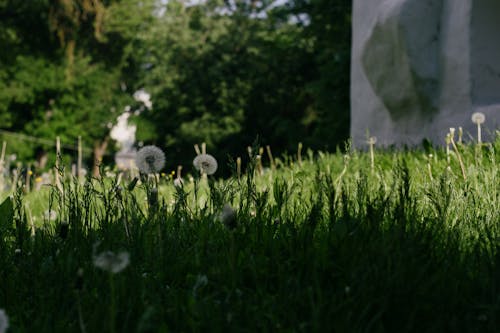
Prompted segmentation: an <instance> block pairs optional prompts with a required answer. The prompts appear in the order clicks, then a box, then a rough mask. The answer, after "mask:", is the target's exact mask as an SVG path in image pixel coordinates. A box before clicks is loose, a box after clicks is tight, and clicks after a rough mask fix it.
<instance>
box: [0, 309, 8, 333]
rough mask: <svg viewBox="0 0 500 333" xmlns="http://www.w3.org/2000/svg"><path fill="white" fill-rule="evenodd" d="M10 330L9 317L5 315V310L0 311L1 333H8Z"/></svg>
mask: <svg viewBox="0 0 500 333" xmlns="http://www.w3.org/2000/svg"><path fill="white" fill-rule="evenodd" d="M8 328H9V317H8V316H7V314H6V313H5V310H4V309H0V333H5V332H7V329H8Z"/></svg>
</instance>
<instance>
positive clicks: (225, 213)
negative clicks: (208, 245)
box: [219, 204, 236, 229]
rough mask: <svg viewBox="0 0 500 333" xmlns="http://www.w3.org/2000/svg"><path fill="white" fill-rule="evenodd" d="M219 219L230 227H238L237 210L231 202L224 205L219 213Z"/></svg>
mask: <svg viewBox="0 0 500 333" xmlns="http://www.w3.org/2000/svg"><path fill="white" fill-rule="evenodd" d="M219 219H220V220H221V222H222V223H224V225H225V226H226V227H228V228H230V229H233V228H234V227H236V211H235V210H234V209H233V207H231V205H229V204H225V205H224V207H223V208H222V212H221V213H220V215H219Z"/></svg>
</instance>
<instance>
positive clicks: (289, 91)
mask: <svg viewBox="0 0 500 333" xmlns="http://www.w3.org/2000/svg"><path fill="white" fill-rule="evenodd" d="M351 2H352V0H274V1H273V0H262V1H256V0H207V1H186V0H184V1H181V0H29V1H25V0H0V142H5V145H4V146H3V147H4V159H5V161H6V162H8V163H14V164H15V163H17V162H22V163H30V164H31V165H32V166H33V168H37V169H41V170H43V169H44V168H50V167H52V166H53V165H54V161H55V142H56V137H57V136H59V137H60V141H61V148H62V153H63V157H64V160H65V161H67V162H68V163H74V161H75V160H76V155H77V140H78V137H81V140H82V141H81V142H82V152H83V156H84V163H85V164H86V165H87V166H88V168H89V169H90V168H91V167H92V165H93V161H95V160H96V159H97V160H100V159H103V160H104V161H105V162H109V163H115V162H116V163H118V164H120V163H123V164H126V163H127V158H129V157H130V156H131V154H132V155H133V152H134V150H135V149H136V148H138V147H141V146H142V145H147V144H155V145H157V146H159V147H161V148H162V149H164V150H165V151H166V155H167V168H168V169H169V170H172V169H174V168H175V166H177V165H178V164H184V165H190V164H191V161H192V159H193V156H194V155H195V152H194V149H193V144H196V143H201V142H206V145H207V151H208V152H209V153H211V154H213V155H214V156H216V157H217V158H219V159H222V160H226V157H227V155H230V156H234V157H235V156H245V155H246V150H247V146H248V145H251V144H252V142H253V141H254V140H255V138H256V137H257V136H258V137H259V142H260V144H261V145H262V146H265V145H269V146H270V147H271V148H272V151H273V153H275V154H278V155H279V154H281V153H284V152H295V151H296V150H297V145H298V143H299V142H303V143H304V147H307V148H313V149H321V150H335V149H336V148H337V147H341V148H342V147H343V142H344V141H345V140H346V139H347V138H348V136H349V76H350V48H351ZM117 154H118V159H117Z"/></svg>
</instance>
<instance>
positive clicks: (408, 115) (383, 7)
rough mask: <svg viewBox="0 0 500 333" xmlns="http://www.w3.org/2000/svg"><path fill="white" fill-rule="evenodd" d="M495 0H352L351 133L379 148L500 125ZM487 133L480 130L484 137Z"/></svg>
mask: <svg viewBox="0 0 500 333" xmlns="http://www.w3.org/2000/svg"><path fill="white" fill-rule="evenodd" d="M499 18H500V1H498V0H354V3H353V47H352V68H351V136H352V138H353V143H354V145H355V146H358V147H359V146H362V145H364V144H365V143H366V140H367V133H368V134H369V135H370V136H376V137H377V139H378V140H377V143H378V144H381V145H392V144H395V145H402V144H407V145H417V144H420V143H422V140H423V139H426V138H427V139H430V140H431V141H433V142H435V143H437V144H443V143H444V138H445V136H446V133H447V132H448V131H449V128H450V127H455V128H457V127H459V126H462V127H463V129H464V132H465V133H470V134H471V135H472V136H473V137H474V135H475V131H476V127H475V125H474V124H473V123H472V121H471V115H472V113H474V112H482V113H484V114H485V116H486V122H485V124H484V125H485V127H486V128H487V130H486V132H488V130H489V131H490V132H492V131H494V130H495V129H497V128H498V126H499V125H500V39H499V37H500V19H499ZM486 136H487V135H486Z"/></svg>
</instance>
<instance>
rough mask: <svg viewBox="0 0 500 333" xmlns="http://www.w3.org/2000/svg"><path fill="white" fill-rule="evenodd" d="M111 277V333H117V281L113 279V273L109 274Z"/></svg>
mask: <svg viewBox="0 0 500 333" xmlns="http://www.w3.org/2000/svg"><path fill="white" fill-rule="evenodd" d="M108 276H109V288H110V296H111V304H110V309H109V331H110V333H115V321H116V303H115V280H114V279H113V273H111V272H110V273H108Z"/></svg>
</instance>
